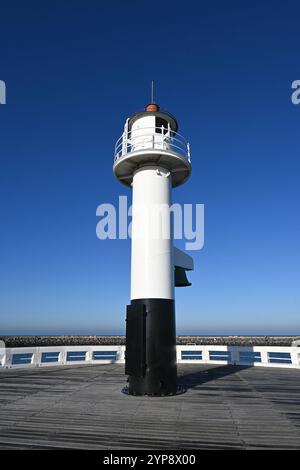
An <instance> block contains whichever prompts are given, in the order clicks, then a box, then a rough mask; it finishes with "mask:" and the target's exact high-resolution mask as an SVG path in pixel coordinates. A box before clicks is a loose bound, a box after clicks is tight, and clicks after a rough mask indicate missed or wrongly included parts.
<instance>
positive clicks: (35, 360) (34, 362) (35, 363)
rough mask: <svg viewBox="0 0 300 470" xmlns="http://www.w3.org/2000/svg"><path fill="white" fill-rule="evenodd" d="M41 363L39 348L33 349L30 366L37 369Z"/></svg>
mask: <svg viewBox="0 0 300 470" xmlns="http://www.w3.org/2000/svg"><path fill="white" fill-rule="evenodd" d="M41 362H42V352H41V350H40V348H34V351H33V353H32V361H31V364H32V365H33V366H35V367H39V365H40V364H41Z"/></svg>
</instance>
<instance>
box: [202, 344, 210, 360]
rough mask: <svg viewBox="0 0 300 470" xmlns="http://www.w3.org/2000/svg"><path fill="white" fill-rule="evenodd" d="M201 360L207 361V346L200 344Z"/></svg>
mask: <svg viewBox="0 0 300 470" xmlns="http://www.w3.org/2000/svg"><path fill="white" fill-rule="evenodd" d="M202 361H203V362H209V348H208V347H207V346H202Z"/></svg>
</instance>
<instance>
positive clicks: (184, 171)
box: [113, 87, 193, 396]
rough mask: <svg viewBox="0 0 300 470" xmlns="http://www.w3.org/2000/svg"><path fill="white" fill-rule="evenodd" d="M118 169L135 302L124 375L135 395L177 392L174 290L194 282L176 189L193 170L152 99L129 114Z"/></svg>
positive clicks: (186, 149) (170, 119)
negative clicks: (128, 211)
mask: <svg viewBox="0 0 300 470" xmlns="http://www.w3.org/2000/svg"><path fill="white" fill-rule="evenodd" d="M113 171H114V175H115V176H116V178H117V179H118V180H119V181H120V182H121V183H123V184H125V185H127V186H130V187H131V188H132V225H131V296H130V297H131V302H130V304H129V305H127V311H126V353H125V374H126V375H128V387H127V391H128V393H129V394H131V395H151V396H163V395H172V394H175V393H176V391H177V383H176V381H177V365H176V364H177V360H176V330H175V301H174V287H184V286H189V285H190V283H189V282H188V280H187V277H186V271H189V270H192V269H193V260H192V258H191V257H190V256H189V255H187V254H186V253H185V252H183V251H181V250H179V249H177V248H175V247H174V246H173V227H172V226H173V216H172V210H171V206H172V189H173V188H176V187H177V186H179V185H181V184H183V183H185V182H186V181H187V179H188V178H189V175H190V173H191V159H190V146H189V143H188V142H187V140H186V139H185V138H184V137H183V136H182V135H181V134H180V133H179V132H178V123H177V120H176V118H175V117H174V116H172V115H171V114H170V113H168V112H166V111H163V110H161V109H160V107H159V106H158V105H157V104H156V103H155V102H154V99H153V87H152V93H151V102H150V103H149V104H148V105H147V106H146V107H145V108H144V110H143V111H141V112H137V113H135V114H133V115H132V116H131V117H129V118H128V119H127V120H126V122H125V126H124V131H123V134H122V136H121V137H120V139H119V140H118V141H117V143H116V146H115V156H114V165H113Z"/></svg>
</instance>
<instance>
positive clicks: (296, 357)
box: [291, 347, 300, 367]
mask: <svg viewBox="0 0 300 470" xmlns="http://www.w3.org/2000/svg"><path fill="white" fill-rule="evenodd" d="M291 361H292V365H293V366H296V367H299V365H300V348H297V347H293V348H291Z"/></svg>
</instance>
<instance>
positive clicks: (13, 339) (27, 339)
mask: <svg viewBox="0 0 300 470" xmlns="http://www.w3.org/2000/svg"><path fill="white" fill-rule="evenodd" d="M0 340H3V341H4V342H5V345H6V347H8V348H14V347H27V346H34V347H37V346H69V345H70V346H71V345H72V346H86V345H103V346H109V345H125V336H0ZM295 340H300V336H177V344H178V345H187V346H188V345H201V344H204V345H226V346H227V345H228V346H291V344H292V342H293V341H295Z"/></svg>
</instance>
